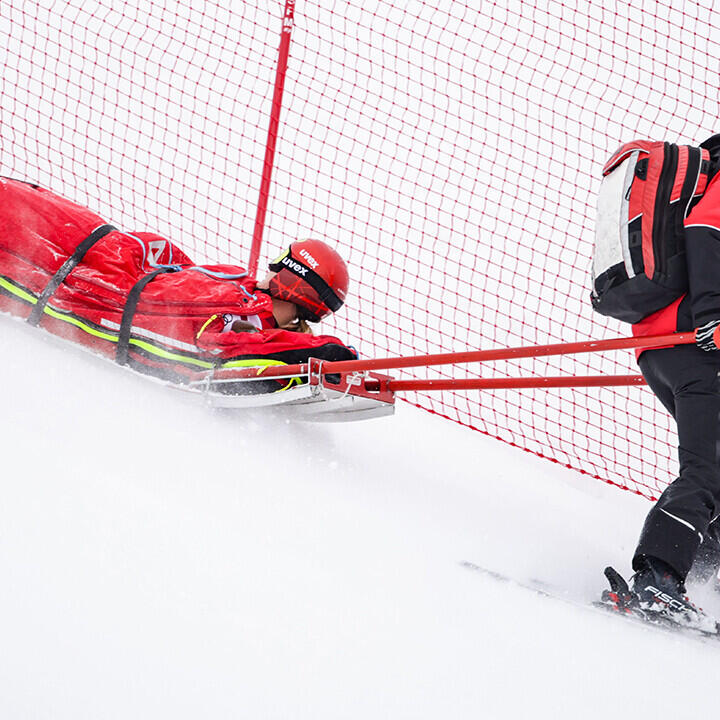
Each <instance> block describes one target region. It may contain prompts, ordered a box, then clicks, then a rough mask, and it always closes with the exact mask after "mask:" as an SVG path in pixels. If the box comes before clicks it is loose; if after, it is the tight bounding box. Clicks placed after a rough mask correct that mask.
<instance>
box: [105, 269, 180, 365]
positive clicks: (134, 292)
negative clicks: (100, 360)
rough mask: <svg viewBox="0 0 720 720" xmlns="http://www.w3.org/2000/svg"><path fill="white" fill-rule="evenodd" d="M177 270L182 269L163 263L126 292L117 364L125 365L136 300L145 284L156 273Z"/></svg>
mask: <svg viewBox="0 0 720 720" xmlns="http://www.w3.org/2000/svg"><path fill="white" fill-rule="evenodd" d="M179 270H182V268H181V267H180V266H178V265H164V266H163V267H159V268H158V269H157V270H153V271H152V272H151V273H148V274H147V275H144V276H143V277H141V278H140V279H139V280H138V281H137V282H136V283H135V284H134V285H133V286H132V289H131V290H130V292H129V293H128V296H127V300H126V301H125V309H124V310H123V314H122V320H121V321H120V332H119V335H118V344H117V350H116V352H115V361H116V362H117V363H118V365H127V361H128V352H129V349H130V331H131V330H132V321H133V318H134V317H135V311H136V310H137V306H138V302H139V301H140V294H141V293H142V291H143V290H144V289H145V286H146V285H147V284H148V283H149V282H151V281H152V280H154V279H155V278H156V277H157V276H158V275H162V274H163V273H169V272H178V271H179Z"/></svg>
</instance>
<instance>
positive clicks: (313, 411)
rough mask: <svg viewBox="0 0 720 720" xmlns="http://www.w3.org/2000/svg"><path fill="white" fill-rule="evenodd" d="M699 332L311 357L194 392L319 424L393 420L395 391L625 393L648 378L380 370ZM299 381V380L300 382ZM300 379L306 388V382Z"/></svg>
mask: <svg viewBox="0 0 720 720" xmlns="http://www.w3.org/2000/svg"><path fill="white" fill-rule="evenodd" d="M694 341H695V337H694V333H673V334H669V335H654V336H652V337H644V338H614V339H611V340H590V341H584V342H576V343H559V344H555V345H535V346H526V347H515V348H497V349H492V350H474V351H467V352H460V353H442V354H437V355H417V356H409V357H395V358H376V359H368V360H343V361H338V362H330V361H323V360H319V359H315V358H311V359H310V360H309V361H308V362H307V363H301V364H297V365H271V366H263V367H242V368H229V367H226V368H222V367H221V368H216V369H215V370H214V371H212V372H211V373H209V374H208V373H198V374H197V379H195V380H191V381H190V384H189V387H188V390H192V391H194V392H197V391H201V393H202V394H203V397H204V398H205V400H206V402H207V403H208V404H210V405H212V406H214V407H223V408H259V407H268V408H271V407H274V408H281V409H282V412H283V415H284V416H288V415H290V416H294V417H296V418H298V419H303V420H312V421H332V422H337V421H349V420H362V419H365V418H371V417H380V416H383V415H390V414H392V413H393V411H394V407H395V405H394V403H395V393H397V392H410V391H433V390H502V389H522V388H562V387H613V386H615V387H617V386H632V385H644V384H645V380H644V379H643V377H642V376H641V375H596V376H592V375H591V376H577V375H566V376H563V377H538V376H534V377H511V378H505V377H499V378H498V377H495V378H448V379H408V380H403V379H394V378H392V377H390V376H388V375H384V374H380V373H378V372H376V371H377V370H378V369H382V370H389V369H393V368H403V367H423V366H427V367H429V366H432V365H446V364H456V363H461V362H491V361H495V360H514V359H518V358H526V357H543V356H551V355H568V354H574V353H587V352H604V351H610V350H627V349H632V348H644V349H650V348H659V347H668V346H672V345H682V344H688V343H692V342H694ZM271 378H272V379H275V380H278V381H280V383H282V381H287V385H286V387H285V388H284V389H283V390H281V391H279V392H270V393H260V394H256V393H252V392H248V393H245V392H242V391H241V392H238V391H237V388H238V384H240V385H245V383H248V385H247V387H248V388H250V387H251V385H252V383H253V381H258V380H268V379H271ZM294 381H295V382H294ZM298 381H299V382H298Z"/></svg>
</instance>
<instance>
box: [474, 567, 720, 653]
mask: <svg viewBox="0 0 720 720" xmlns="http://www.w3.org/2000/svg"><path fill="white" fill-rule="evenodd" d="M460 566H461V567H462V568H465V569H466V570H470V571H472V572H474V573H478V574H480V575H483V576H485V577H488V578H492V579H493V580H496V581H498V582H501V583H505V584H507V585H511V586H513V587H518V588H522V589H523V590H527V591H529V592H532V593H534V594H536V595H538V596H540V597H543V598H546V599H551V600H554V601H560V602H563V603H565V604H567V605H571V606H573V607H576V608H582V609H583V610H586V611H587V610H589V611H595V612H598V613H602V614H604V615H608V616H616V617H621V618H623V620H626V621H628V622H633V623H636V624H638V625H641V626H644V627H647V628H654V629H659V630H663V631H666V632H670V633H673V634H678V635H684V636H685V637H689V638H692V639H694V640H700V641H707V642H716V641H719V640H720V627H718V628H716V630H714V631H709V630H704V629H702V628H700V627H695V626H692V625H689V624H684V623H681V622H678V621H677V620H675V619H673V618H672V617H670V616H668V615H666V614H664V613H663V612H661V611H652V612H650V611H648V610H646V609H643V608H641V607H640V605H639V602H637V598H636V597H635V596H633V593H632V591H631V590H630V588H629V586H628V584H627V582H626V581H625V579H624V578H623V577H622V576H621V575H620V573H618V572H617V571H616V570H614V569H613V568H607V569H606V571H605V577H606V578H607V579H608V582H609V583H610V590H604V591H603V593H602V596H601V599H600V600H595V601H591V602H588V601H586V600H584V599H581V598H576V597H573V596H572V595H571V594H570V592H569V591H568V589H566V588H562V587H559V586H556V585H553V584H551V583H548V582H546V581H544V580H540V579H537V578H530V579H528V580H519V579H517V578H513V577H511V576H509V575H507V574H505V573H502V572H498V571H496V570H491V569H490V568H487V567H483V566H482V565H478V564H477V563H474V562H470V561H467V560H463V561H462V562H460ZM608 573H609V575H608ZM611 578H612V579H611Z"/></svg>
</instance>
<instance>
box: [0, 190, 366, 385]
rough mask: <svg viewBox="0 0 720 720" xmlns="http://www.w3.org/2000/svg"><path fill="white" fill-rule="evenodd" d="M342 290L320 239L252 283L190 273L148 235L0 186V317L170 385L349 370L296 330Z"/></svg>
mask: <svg viewBox="0 0 720 720" xmlns="http://www.w3.org/2000/svg"><path fill="white" fill-rule="evenodd" d="M348 282H349V278H348V271H347V267H346V265H345V263H344V261H343V260H342V258H341V257H340V256H339V255H338V253H337V252H336V251H335V250H334V249H332V248H331V247H330V246H329V245H327V244H326V243H324V242H322V241H320V240H300V241H296V242H293V243H292V244H291V245H290V246H289V247H288V248H287V249H286V250H285V252H283V253H282V254H281V255H280V257H278V258H277V259H276V260H274V261H273V262H271V263H270V271H269V273H268V274H267V275H266V276H265V277H264V278H262V279H261V280H256V279H255V278H253V277H250V276H249V275H248V274H247V272H246V271H245V270H243V269H242V268H241V267H238V266H235V265H222V264H217V265H196V264H195V263H193V261H192V260H191V259H190V257H188V255H186V254H185V252H184V251H183V250H182V249H181V248H180V247H178V246H177V245H174V244H173V243H172V242H170V241H169V240H168V239H166V238H164V237H162V236H160V235H157V234H155V233H150V232H125V231H123V230H120V229H118V228H116V227H114V226H113V225H111V224H109V223H107V222H106V221H105V220H104V219H103V218H101V217H100V216H98V215H96V214H95V213H94V212H92V211H91V210H89V209H87V208H85V207H83V206H81V205H78V204H76V203H74V202H71V201H70V200H67V199H65V198H63V197H61V196H59V195H57V194H55V193H53V192H51V191H49V190H46V189H43V188H41V187H38V186H37V185H33V184H30V183H27V182H23V181H19V180H12V179H9V178H0V311H4V312H9V313H12V314H14V315H16V316H19V317H21V318H23V319H25V320H27V321H28V322H29V323H30V324H32V325H37V326H40V327H42V328H44V329H45V330H47V331H48V332H50V333H53V334H54V335H58V336H60V337H63V338H65V339H68V340H70V341H72V342H74V343H78V344H80V345H82V346H84V347H86V348H88V349H91V350H93V351H95V352H98V353H100V354H102V355H105V356H106V357H110V358H112V359H114V360H116V361H117V362H118V363H119V364H121V365H127V366H129V367H131V368H132V369H134V370H137V371H140V372H142V373H145V374H148V375H152V376H155V377H157V378H161V379H163V380H166V381H168V382H171V383H174V384H184V383H188V382H189V381H190V380H191V379H196V378H197V376H198V372H199V371H205V372H207V373H208V375H211V374H212V372H213V371H214V370H217V369H225V368H242V367H258V368H259V369H260V371H261V369H262V368H263V367H267V366H270V365H282V364H288V365H292V364H298V363H303V362H307V360H308V358H310V357H312V358H318V359H320V360H327V361H335V360H351V359H355V358H356V357H357V354H356V352H355V351H354V350H353V349H351V348H350V347H348V346H346V345H345V344H344V343H343V342H342V341H340V340H339V339H338V338H336V337H333V336H331V335H314V334H312V332H310V329H309V326H308V323H309V322H318V321H320V320H321V319H322V318H324V317H327V316H328V315H330V314H331V313H333V312H335V311H337V310H338V309H339V308H340V307H341V306H342V304H343V302H344V301H345V296H346V293H347V289H348ZM300 381H301V380H300V379H299V378H290V379H265V380H255V381H252V382H242V383H231V384H225V385H223V386H222V390H221V391H222V392H227V393H234V394H245V393H267V392H273V391H276V390H281V389H284V388H286V387H288V386H290V385H292V384H294V383H298V382H300Z"/></svg>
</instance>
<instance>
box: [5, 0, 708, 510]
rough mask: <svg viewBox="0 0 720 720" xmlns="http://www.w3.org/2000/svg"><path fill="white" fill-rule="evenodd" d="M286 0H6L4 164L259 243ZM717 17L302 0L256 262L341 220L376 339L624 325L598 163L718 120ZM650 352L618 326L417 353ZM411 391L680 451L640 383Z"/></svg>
mask: <svg viewBox="0 0 720 720" xmlns="http://www.w3.org/2000/svg"><path fill="white" fill-rule="evenodd" d="M287 5H294V3H292V2H289V3H286V2H285V1H274V2H272V1H271V2H267V1H264V2H257V1H252V0H249V1H246V2H242V3H223V4H220V3H216V2H213V1H212V0H204V1H203V2H194V3H192V4H191V3H190V2H189V0H163V2H153V1H152V0H132V1H129V0H128V1H126V2H122V1H120V0H112V1H110V0H98V1H97V2H94V3H91V4H88V3H84V2H80V1H79V0H68V1H67V2H63V3H52V4H49V5H48V4H47V3H42V2H39V1H33V0H5V2H3V3H2V5H1V6H0V20H2V22H0V42H2V46H3V47H4V48H5V54H4V55H3V56H0V65H1V66H2V74H1V75H0V93H1V94H2V98H1V100H2V103H1V107H2V120H3V126H2V154H1V155H0V173H2V174H5V175H11V176H15V177H21V178H26V179H29V180H34V181H36V182H39V183H40V184H42V185H45V186H48V187H50V188H52V189H53V190H55V191H56V192H59V193H61V194H64V195H67V196H68V197H71V198H73V199H75V200H77V201H78V202H82V203H85V204H87V205H88V206H91V207H92V208H93V209H95V210H97V211H98V212H100V213H102V214H104V215H105V216H107V218H108V219H110V220H112V221H113V222H114V223H115V224H117V225H121V226H122V227H124V228H125V229H128V230H132V229H150V230H155V231H158V232H161V233H164V234H166V235H168V236H170V237H172V238H173V239H174V240H175V241H176V242H178V243H180V244H181V245H183V246H184V247H186V248H187V249H188V251H189V252H191V253H194V254H195V256H196V258H197V259H198V261H203V260H210V261H212V260H222V261H228V260H229V261H235V262H238V263H247V261H248V256H249V252H250V246H251V242H252V237H253V231H254V227H255V218H256V213H257V206H258V194H259V189H260V185H261V177H262V175H263V161H264V157H265V150H266V146H267V134H268V124H269V119H270V116H271V104H272V97H273V91H274V88H275V80H276V78H275V72H276V67H277V60H278V48H279V46H280V37H281V24H282V18H283V15H284V13H285V12H286V10H287ZM716 24H717V20H716V18H715V15H714V14H713V12H712V6H711V4H710V3H705V4H703V3H698V2H687V3H670V2H669V1H668V0H665V1H664V2H653V1H650V2H645V3H642V7H639V6H633V5H632V4H631V3H619V4H618V3H615V4H611V5H609V6H608V5H607V4H606V3H603V2H601V0H590V1H589V2H585V3H570V4H568V3H563V2H556V1H554V0H549V1H548V2H546V3H539V4H533V3H512V2H493V3H476V2H463V1H462V0H455V1H454V2H448V3H436V2H430V1H429V0H427V1H425V0H416V1H415V2H412V3H407V2H402V3H400V2H398V3H393V2H387V1H384V0H369V1H368V0H343V1H342V2H339V1H337V0H322V2H319V1H318V0H299V2H298V3H297V5H296V6H295V26H294V28H293V30H292V39H291V42H290V46H289V49H290V52H289V64H288V70H287V75H286V76H285V78H284V82H285V91H284V97H283V104H282V111H281V113H280V118H279V119H280V122H279V126H278V132H277V137H276V139H277V144H276V152H275V157H274V166H273V175H272V182H271V183H270V185H269V197H268V203H267V215H266V217H265V219H264V223H263V227H264V238H263V245H262V253H261V267H262V266H264V264H265V262H266V261H267V259H268V258H270V257H272V256H273V255H274V254H275V253H277V251H278V250H280V249H281V248H282V247H283V246H284V245H286V244H287V242H288V241H289V240H291V239H294V238H298V237H307V236H310V235H312V236H316V237H321V238H325V239H327V240H328V241H330V242H331V243H334V244H335V245H336V246H337V247H338V249H339V251H340V252H341V253H342V254H343V255H344V256H345V257H346V258H347V259H348V261H349V264H350V266H351V275H352V278H353V282H352V287H351V295H350V298H349V301H348V303H347V304H346V306H345V307H344V308H343V310H342V311H341V312H340V313H339V314H338V315H337V316H336V317H335V318H333V319H331V320H330V321H329V322H327V323H325V327H326V328H327V329H328V331H336V332H337V333H338V334H339V335H340V336H341V337H345V338H347V339H348V340H349V341H350V342H351V343H353V344H355V345H356V346H357V347H358V349H359V350H360V352H361V354H362V355H363V356H377V355H399V354H418V353H437V352H450V351H460V350H464V349H467V348H490V347H495V346H499V347H508V346H515V345H526V344H547V343H555V342H563V341H569V342H572V341H577V340H582V339H585V338H589V337H596V338H602V337H612V336H616V335H621V334H628V333H629V328H628V327H622V326H621V325H620V324H619V323H613V322H607V321H605V320H604V319H603V318H601V317H600V316H594V315H593V313H592V311H591V308H590V305H589V300H588V294H589V265H590V256H591V251H592V242H593V218H594V202H595V201H594V196H595V193H596V191H597V188H598V186H599V174H600V169H601V167H602V164H603V162H604V160H605V158H606V156H607V155H609V154H610V153H611V152H612V151H613V150H614V149H615V148H616V147H617V146H618V145H619V144H620V143H622V142H625V141H628V140H630V139H633V138H635V137H651V138H657V139H665V138H667V139H672V140H674V141H680V142H695V141H699V140H702V139H704V138H705V137H707V136H708V135H710V134H712V133H713V132H714V131H715V130H717V127H716V125H715V123H716V117H717V73H716V70H715V66H714V62H713V61H712V59H713V58H715V57H718V54H719V53H718V50H719V48H718V43H717V41H716V40H714V39H713V38H716V37H717V36H718V33H715V32H714V30H715V25H716ZM289 29H290V28H289V27H286V32H287V31H289ZM636 372H637V368H636V366H635V364H634V359H633V356H632V355H631V354H630V353H628V352H626V351H624V352H615V353H609V354H606V355H602V356H601V355H582V356H572V357H552V358H538V359H529V360H523V361H512V362H498V363H494V364H488V365H482V366H477V365H476V366H468V367H463V368H454V369H453V368H432V369H428V370H427V371H407V372H404V373H403V376H405V377H431V378H447V377H450V376H453V375H455V376H457V375H467V376H469V377H481V376H482V377H508V376H515V375H519V374H538V375H561V374H573V375H597V374H603V373H605V374H613V375H614V374H620V375H624V374H633V373H636ZM408 399H409V400H410V401H411V402H413V403H415V404H417V405H419V406H420V407H422V408H426V409H427V410H430V411H432V412H435V413H439V414H441V415H444V416H446V417H448V418H450V419H452V420H454V421H456V422H459V423H461V424H464V425H468V426H470V427H472V428H475V429H477V430H480V431H481V432H483V433H487V434H489V435H491V436H494V437H497V438H500V439H502V440H504V441H506V442H509V443H512V444H515V445H517V446H519V447H521V448H524V449H526V450H529V451H532V452H534V453H538V454H540V455H543V456H545V457H547V458H549V459H552V460H555V461H557V462H559V463H562V464H564V465H568V466H570V467H573V468H576V469H578V470H581V471H583V472H585V473H589V474H590V475H593V476H597V477H599V478H601V479H603V480H606V481H609V482H612V483H615V484H618V485H620V486H622V487H627V488H629V489H631V490H634V491H636V492H639V493H641V494H643V495H645V496H647V497H655V496H657V495H658V494H659V492H661V491H662V489H663V488H664V487H665V485H666V484H667V482H668V481H669V480H671V479H672V477H673V476H674V473H675V457H674V446H675V445H676V438H675V436H674V433H673V430H672V428H671V423H670V420H669V418H668V417H667V416H666V414H665V413H664V411H663V410H662V409H661V408H660V407H659V405H658V404H657V403H656V401H655V399H654V397H653V395H652V394H651V393H650V391H649V390H647V389H645V388H637V387H630V388H607V389H600V388H589V389H543V390H522V391H515V390H513V391H507V390H503V391H484V392H482V393H478V392H443V393H439V394H433V393H424V394H410V395H408ZM438 451H439V452H441V451H442V449H441V448H439V449H438Z"/></svg>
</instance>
